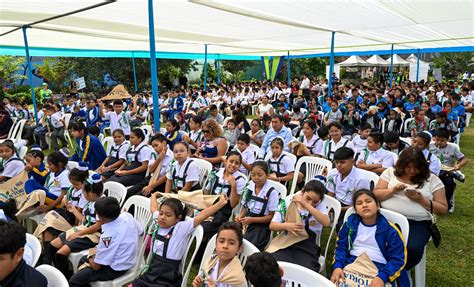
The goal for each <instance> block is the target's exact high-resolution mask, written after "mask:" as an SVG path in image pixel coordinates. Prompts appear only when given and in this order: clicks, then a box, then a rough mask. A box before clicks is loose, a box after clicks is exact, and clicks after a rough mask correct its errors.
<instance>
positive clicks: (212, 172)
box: [208, 170, 222, 194]
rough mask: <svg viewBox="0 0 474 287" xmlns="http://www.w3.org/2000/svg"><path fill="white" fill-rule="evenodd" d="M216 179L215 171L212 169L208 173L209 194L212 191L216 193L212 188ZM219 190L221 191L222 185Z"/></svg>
mask: <svg viewBox="0 0 474 287" xmlns="http://www.w3.org/2000/svg"><path fill="white" fill-rule="evenodd" d="M216 180H218V179H217V172H216V171H215V170H213V171H211V173H210V174H209V190H208V192H209V194H213V193H215V194H217V193H216V192H215V191H214V190H212V189H213V188H214V184H215V183H216ZM221 192H222V187H221ZM219 194H220V193H219Z"/></svg>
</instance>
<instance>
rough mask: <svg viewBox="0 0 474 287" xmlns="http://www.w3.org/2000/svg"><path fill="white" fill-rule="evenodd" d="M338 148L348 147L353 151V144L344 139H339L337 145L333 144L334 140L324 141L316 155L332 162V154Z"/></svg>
mask: <svg viewBox="0 0 474 287" xmlns="http://www.w3.org/2000/svg"><path fill="white" fill-rule="evenodd" d="M340 147H348V148H351V149H353V150H354V149H355V147H354V144H353V143H352V142H351V141H350V140H348V139H345V138H341V139H340V140H339V142H338V143H335V142H334V140H332V139H329V140H325V141H324V143H323V144H322V146H321V147H320V148H319V149H318V150H317V152H316V153H317V154H319V155H321V156H323V157H324V158H327V159H329V160H332V159H333V158H334V152H336V150H337V149H338V148H340Z"/></svg>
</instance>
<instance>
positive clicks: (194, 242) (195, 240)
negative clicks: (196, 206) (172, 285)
mask: <svg viewBox="0 0 474 287" xmlns="http://www.w3.org/2000/svg"><path fill="white" fill-rule="evenodd" d="M187 220H192V219H191V218H189V219H187ZM203 237H204V229H203V228H202V226H201V225H199V226H197V227H196V228H194V231H193V233H191V238H189V241H188V244H187V245H186V251H185V252H184V256H183V260H181V265H180V266H179V272H181V274H183V282H182V284H181V286H182V287H186V283H187V282H188V277H189V274H190V273H191V267H192V263H193V262H194V258H195V257H196V254H197V252H198V250H199V247H200V246H201V243H202V238H203ZM191 247H193V248H194V250H193V251H192V253H191V258H189V259H188V255H189V252H190V251H191ZM186 262H187V266H186Z"/></svg>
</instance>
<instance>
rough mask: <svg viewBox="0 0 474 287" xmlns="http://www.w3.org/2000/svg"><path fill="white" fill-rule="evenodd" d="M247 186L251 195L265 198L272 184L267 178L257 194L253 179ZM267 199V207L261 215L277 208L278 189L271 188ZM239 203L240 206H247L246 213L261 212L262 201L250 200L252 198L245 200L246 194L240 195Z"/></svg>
mask: <svg viewBox="0 0 474 287" xmlns="http://www.w3.org/2000/svg"><path fill="white" fill-rule="evenodd" d="M247 188H248V192H251V193H252V195H253V196H255V197H259V198H262V199H265V198H266V197H267V193H268V190H269V189H270V188H272V186H271V184H270V183H269V181H268V180H267V181H266V182H265V184H264V185H263V187H262V189H261V190H260V192H259V194H258V195H257V194H256V193H255V183H254V182H253V181H250V182H249V184H248V187H247ZM267 200H268V203H267V208H266V209H265V210H264V211H263V216H265V215H268V214H269V213H270V212H272V211H276V210H278V202H279V196H278V191H277V190H276V189H273V190H272V192H271V193H270V194H269V195H268V198H267ZM241 204H242V206H247V207H248V212H247V214H249V213H254V214H260V212H262V208H263V203H262V202H259V201H255V200H252V199H249V200H248V202H247V196H246V195H243V196H242V200H241Z"/></svg>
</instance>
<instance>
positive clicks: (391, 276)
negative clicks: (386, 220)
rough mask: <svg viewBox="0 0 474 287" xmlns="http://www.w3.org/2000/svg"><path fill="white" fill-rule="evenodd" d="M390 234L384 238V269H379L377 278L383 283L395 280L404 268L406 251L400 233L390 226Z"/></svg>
mask: <svg viewBox="0 0 474 287" xmlns="http://www.w3.org/2000/svg"><path fill="white" fill-rule="evenodd" d="M390 227H391V228H390V234H389V235H387V236H386V240H387V243H386V246H387V247H386V255H385V256H386V258H385V259H386V260H387V264H385V267H383V268H380V269H379V272H378V274H377V276H378V277H379V278H380V279H382V280H383V281H384V282H385V283H387V282H393V281H394V280H395V279H397V278H398V277H399V276H400V274H401V272H402V270H403V268H405V263H406V257H407V249H406V245H405V242H404V241H403V237H402V233H401V232H400V231H399V230H398V229H397V228H396V227H395V226H394V225H393V224H390Z"/></svg>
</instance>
